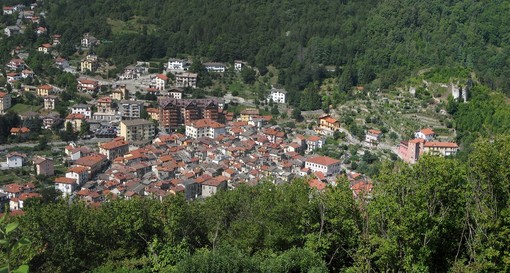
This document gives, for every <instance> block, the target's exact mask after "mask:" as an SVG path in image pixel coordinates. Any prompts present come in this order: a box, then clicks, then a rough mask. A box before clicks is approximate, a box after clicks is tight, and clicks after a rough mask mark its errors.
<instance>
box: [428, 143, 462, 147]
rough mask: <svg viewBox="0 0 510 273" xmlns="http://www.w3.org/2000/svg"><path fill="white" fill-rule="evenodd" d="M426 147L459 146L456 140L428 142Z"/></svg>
mask: <svg viewBox="0 0 510 273" xmlns="http://www.w3.org/2000/svg"><path fill="white" fill-rule="evenodd" d="M425 147H438V148H459V145H457V143H455V142H426V143H425Z"/></svg>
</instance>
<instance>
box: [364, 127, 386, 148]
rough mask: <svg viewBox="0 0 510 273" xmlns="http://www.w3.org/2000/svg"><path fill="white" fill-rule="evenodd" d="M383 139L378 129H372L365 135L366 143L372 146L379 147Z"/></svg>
mask: <svg viewBox="0 0 510 273" xmlns="http://www.w3.org/2000/svg"><path fill="white" fill-rule="evenodd" d="M381 137H382V132H381V131H379V130H376V129H370V130H368V132H367V134H366V135H365V142H366V143H368V144H370V145H377V143H379V141H380V140H381Z"/></svg>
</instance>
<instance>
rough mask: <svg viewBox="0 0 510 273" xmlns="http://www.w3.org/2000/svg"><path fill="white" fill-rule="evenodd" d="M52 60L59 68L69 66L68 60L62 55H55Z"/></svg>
mask: <svg viewBox="0 0 510 273" xmlns="http://www.w3.org/2000/svg"><path fill="white" fill-rule="evenodd" d="M53 61H54V62H55V66H57V67H58V68H60V69H66V68H69V61H67V60H66V59H64V58H62V57H57V58H55V59H54V60H53Z"/></svg>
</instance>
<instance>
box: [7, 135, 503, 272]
mask: <svg viewBox="0 0 510 273" xmlns="http://www.w3.org/2000/svg"><path fill="white" fill-rule="evenodd" d="M509 153H510V137H508V136H504V137H495V138H494V139H491V140H488V139H481V140H479V141H477V142H476V143H475V144H474V150H473V152H472V153H471V154H470V155H469V156H468V160H467V161H460V160H458V159H456V158H440V157H427V156H425V157H424V158H422V159H421V160H420V161H419V162H418V163H417V164H416V165H413V166H410V165H406V164H403V163H401V162H397V163H387V164H386V165H385V166H384V167H383V168H382V171H381V173H380V175H379V176H378V177H377V178H375V180H374V190H373V191H372V193H371V195H370V196H371V197H370V198H368V199H363V198H362V199H355V198H354V197H353V194H352V192H351V190H349V189H348V182H347V181H346V180H342V179H340V180H339V181H338V185H337V186H336V187H328V188H326V190H325V191H323V192H318V191H316V190H315V189H310V188H309V187H308V185H307V184H306V182H305V181H304V180H301V179H300V180H296V181H294V182H293V183H289V184H284V185H273V184H272V183H263V184H260V185H257V186H253V187H250V186H241V187H240V188H238V189H236V190H233V191H225V192H219V193H218V194H216V195H214V196H213V197H210V198H207V199H204V200H199V201H194V202H186V201H185V200H184V197H183V196H180V195H178V196H175V197H169V198H167V199H165V200H164V201H163V202H160V201H157V200H151V199H133V200H118V201H111V202H107V203H104V204H103V205H102V206H101V207H100V208H90V207H87V206H86V205H85V204H82V203H79V202H71V203H69V201H63V202H57V203H54V202H53V201H50V203H49V204H48V203H47V204H35V205H31V206H28V208H27V210H26V215H25V216H22V217H20V218H18V219H16V220H17V221H19V223H20V231H21V232H22V233H21V234H22V235H23V237H25V238H26V239H28V240H29V241H30V244H31V245H30V246H27V247H24V248H21V249H19V250H16V251H14V252H13V253H12V255H11V259H12V265H13V266H18V265H20V264H24V263H29V265H30V270H31V271H33V272H83V271H92V272H137V271H138V272H158V271H159V272H328V271H329V272H340V271H344V272H360V271H361V272H388V271H391V272H449V271H454V272H499V271H507V270H508V268H509V266H510V264H509V263H508V261H510V259H509V256H508V253H510V248H509V246H510V244H509V243H510V241H509V239H508V232H509V229H508V227H509V223H510V217H509V215H510V213H509V211H510V206H509V205H510V201H509V200H510V199H509V197H510V187H509V185H510V181H509V179H510V175H509V174H510V173H509V170H508V166H510V158H509V157H508V154H509Z"/></svg>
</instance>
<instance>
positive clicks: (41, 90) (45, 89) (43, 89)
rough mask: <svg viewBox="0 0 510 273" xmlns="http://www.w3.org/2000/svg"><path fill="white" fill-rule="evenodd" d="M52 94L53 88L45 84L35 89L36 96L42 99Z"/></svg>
mask: <svg viewBox="0 0 510 273" xmlns="http://www.w3.org/2000/svg"><path fill="white" fill-rule="evenodd" d="M51 93H53V86H51V85H48V84H45V85H41V86H38V87H37V96H40V97H44V96H48V95H50V94H51Z"/></svg>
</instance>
